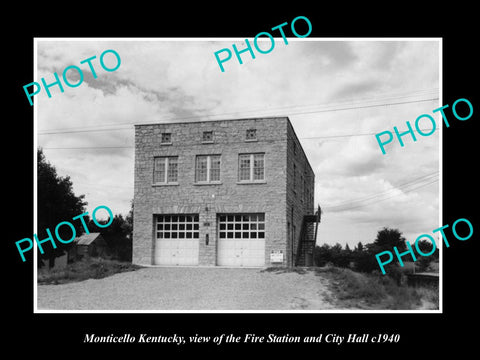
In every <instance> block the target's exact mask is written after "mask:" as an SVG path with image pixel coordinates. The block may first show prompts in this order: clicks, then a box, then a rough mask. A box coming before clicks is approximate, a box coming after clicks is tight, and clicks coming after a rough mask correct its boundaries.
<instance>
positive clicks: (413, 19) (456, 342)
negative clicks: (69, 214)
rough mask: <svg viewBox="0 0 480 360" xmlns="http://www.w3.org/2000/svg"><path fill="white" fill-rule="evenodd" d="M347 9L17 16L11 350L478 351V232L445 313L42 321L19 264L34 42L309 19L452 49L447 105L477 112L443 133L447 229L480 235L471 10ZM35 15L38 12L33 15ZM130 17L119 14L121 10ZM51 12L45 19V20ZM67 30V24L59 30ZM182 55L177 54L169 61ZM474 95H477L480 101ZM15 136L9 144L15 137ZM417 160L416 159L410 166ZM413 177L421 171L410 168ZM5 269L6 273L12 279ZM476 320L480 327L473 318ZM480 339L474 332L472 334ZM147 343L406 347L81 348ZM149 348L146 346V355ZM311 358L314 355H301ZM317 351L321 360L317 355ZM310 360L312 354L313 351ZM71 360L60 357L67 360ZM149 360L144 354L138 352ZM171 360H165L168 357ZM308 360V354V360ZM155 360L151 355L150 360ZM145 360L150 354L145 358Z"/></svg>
mask: <svg viewBox="0 0 480 360" xmlns="http://www.w3.org/2000/svg"><path fill="white" fill-rule="evenodd" d="M339 5H341V6H339V7H338V8H333V7H325V6H324V5H322V4H320V5H318V4H315V5H306V6H304V7H303V8H302V9H298V10H297V9H293V8H291V7H290V6H282V5H280V4H279V3H277V4H276V5H271V6H265V8H266V11H260V9H259V7H258V6H248V5H247V4H245V3H238V4H232V3H228V4H227V3H223V4H221V5H214V4H212V5H208V4H206V3H204V4H201V6H200V8H199V9H193V8H192V7H191V6H190V5H187V4H183V9H181V10H174V9H173V8H172V7H169V5H168V6H167V5H162V4H161V3H158V4H155V7H158V8H157V10H155V11H153V9H152V5H151V4H141V3H138V4H135V5H133V4H128V6H126V5H124V4H121V3H117V4H110V5H109V6H108V7H107V6H106V8H105V9H101V8H98V7H97V5H95V6H93V5H92V4H90V5H88V4H85V6H83V7H82V8H76V9H74V6H72V7H71V8H70V9H69V8H68V7H67V8H65V7H58V8H56V9H54V10H52V7H49V6H45V9H44V10H43V11H41V10H40V9H34V8H32V7H31V6H30V5H29V8H28V9H23V11H20V10H19V11H18V12H17V13H16V15H15V19H14V20H17V21H16V22H15V21H14V22H13V23H15V24H16V25H15V26H13V27H12V28H10V29H4V33H6V34H7V35H8V34H11V35H8V36H11V37H10V38H9V39H8V40H7V47H8V49H9V55H8V56H7V55H4V57H3V61H5V62H6V65H7V66H8V72H7V79H8V80H7V81H8V82H7V84H8V85H7V87H6V90H7V94H4V96H7V99H8V101H7V102H6V108H7V109H8V110H7V113H8V116H7V117H6V118H5V119H4V121H5V124H6V127H7V129H6V131H5V134H9V136H8V137H9V138H10V137H12V138H13V141H7V142H6V144H8V145H7V147H8V149H9V151H5V156H4V159H5V160H6V161H7V164H6V168H5V170H7V169H8V170H9V171H5V172H4V177H5V178H7V185H6V187H5V188H4V190H6V192H7V207H6V214H7V216H6V217H4V219H7V221H6V222H5V223H4V226H5V227H6V228H7V234H6V236H5V239H4V241H3V245H2V246H3V251H4V258H6V259H7V266H8V267H7V268H6V271H5V278H6V280H7V288H6V290H7V291H5V292H4V293H3V294H4V298H6V305H4V306H5V307H4V311H5V312H7V314H9V313H11V315H10V317H9V318H8V319H9V320H8V328H7V329H6V333H7V335H6V338H5V339H4V340H5V344H7V347H8V348H12V350H13V349H16V350H17V351H18V350H19V349H22V348H24V347H22V345H23V344H25V345H27V344H29V345H33V346H31V347H32V349H36V352H37V353H44V354H51V355H52V356H53V357H54V358H55V357H57V356H58V357H60V356H62V357H63V356H65V353H64V351H65V350H62V349H70V350H68V352H71V354H73V353H75V354H76V353H78V354H79V355H80V354H94V353H96V352H97V351H100V350H101V351H102V352H103V351H108V352H110V353H111V354H114V353H115V354H116V353H117V352H119V353H123V352H124V351H126V350H127V349H132V348H134V350H135V351H139V350H140V351H146V352H147V353H145V355H147V354H149V352H150V351H151V350H153V351H159V352H158V354H159V355H158V356H164V355H165V354H164V352H170V351H175V350H176V351H185V350H187V349H191V350H193V351H195V352H197V353H200V352H203V351H204V350H208V351H212V350H215V349H217V350H220V351H225V350H226V349H229V350H233V351H235V352H238V351H239V350H241V349H245V348H246V349H247V351H253V350H255V349H259V348H262V349H264V350H267V351H268V352H267V353H266V354H273V353H274V352H282V351H283V350H284V349H285V348H286V347H289V348H290V347H291V348H293V349H296V351H297V353H296V355H297V356H298V355H300V356H315V357H320V356H324V355H325V354H326V353H327V352H340V353H344V352H345V351H348V352H350V351H351V352H352V353H356V354H360V352H362V353H363V352H365V354H374V353H377V352H378V354H381V356H388V355H392V354H399V355H400V354H405V355H409V356H412V355H419V353H422V352H425V354H434V353H441V351H442V350H443V349H445V350H446V349H450V348H452V349H455V348H456V347H457V346H458V347H461V349H462V350H464V351H467V350H468V349H469V348H473V345H474V344H475V343H474V340H475V337H474V336H475V335H474V330H472V328H471V327H470V324H469V321H468V320H469V319H470V318H471V317H472V314H473V313H474V309H475V307H474V306H475V304H474V301H475V299H476V296H475V295H476V294H475V290H476V289H475V288H476V286H475V285H476V281H475V276H476V273H477V272H476V268H475V264H476V261H475V256H476V255H477V253H478V241H477V240H478V239H477V238H478V231H479V230H476V231H475V232H474V235H473V237H472V238H471V239H470V240H468V241H465V242H460V241H456V240H454V241H452V242H451V247H450V248H448V249H445V251H444V268H443V275H444V284H443V285H444V288H443V290H444V293H443V295H444V298H443V299H444V313H443V314H381V313H377V314H244V313H242V314H33V302H32V299H33V275H32V274H33V259H32V257H30V258H28V257H27V261H26V262H25V263H22V262H21V260H20V259H19V257H18V253H17V250H16V248H15V245H14V241H16V240H18V239H21V238H23V237H27V236H28V235H31V234H32V233H33V170H32V169H33V154H34V149H33V108H32V107H30V106H29V104H28V102H27V101H26V98H25V94H24V92H23V88H22V86H23V85H25V84H27V83H29V82H31V81H32V79H33V38H34V37H234V36H235V37H237V36H238V37H245V38H246V37H253V36H255V35H256V34H257V33H258V32H261V31H266V29H269V28H271V27H273V26H275V25H278V24H281V23H283V22H285V21H288V22H290V21H291V20H292V19H293V18H295V17H296V16H299V15H302V16H306V17H308V18H309V19H310V21H311V23H312V25H313V31H312V34H311V35H310V37H441V38H443V104H450V105H451V104H452V103H453V102H454V101H455V100H457V99H458V98H467V99H469V100H470V101H471V103H472V104H473V107H474V115H473V117H472V118H471V119H470V120H468V121H465V122H460V121H456V120H454V121H452V122H451V127H450V128H448V129H446V128H445V127H444V129H443V130H444V132H443V134H444V135H443V174H444V176H443V187H444V191H443V224H452V223H453V222H454V221H455V220H456V219H458V218H462V217H463V218H467V219H469V220H470V221H471V222H472V223H473V226H474V229H477V228H478V215H476V212H474V211H473V206H471V205H472V203H473V202H474V196H475V195H477V192H476V191H475V190H476V186H475V185H476V184H475V180H476V176H475V165H476V161H475V160H476V156H475V154H476V153H475V145H476V142H475V135H476V132H475V130H476V128H474V127H476V122H477V117H478V114H479V112H480V107H479V101H478V90H477V89H476V86H475V85H476V84H475V81H476V80H478V79H479V78H480V77H479V71H478V65H477V64H478V61H477V56H476V46H475V45H476V42H475V40H476V37H475V36H474V30H475V31H476V30H477V29H475V28H476V24H477V23H478V22H476V21H475V19H474V13H475V9H474V8H473V7H471V8H469V7H468V5H462V4H449V8H448V9H445V7H444V6H443V5H438V7H439V8H438V9H433V8H429V9H425V10H422V9H420V8H418V7H416V6H412V5H410V4H407V3H397V4H388V5H387V4H384V5H382V6H381V7H374V6H371V7H367V6H365V5H364V4H361V5H355V6H352V5H350V4H339ZM34 6H38V7H40V6H39V5H34ZM124 6H126V7H128V8H125V9H121V7H124ZM46 8H48V9H46ZM61 19H64V20H65V22H62V21H60V20H61ZM172 56H174V54H172ZM474 90H476V91H474ZM10 134H11V136H10ZM413 162H414V159H412V163H413ZM412 166H415V165H414V164H412ZM7 269H8V270H7ZM472 320H473V319H472ZM472 325H473V327H474V328H475V326H476V324H472ZM91 332H95V333H98V334H105V335H108V334H110V333H115V334H123V333H131V334H132V335H136V336H138V334H140V333H149V334H151V335H155V334H158V333H161V334H165V335H168V334H173V333H177V334H179V335H184V336H188V335H194V334H196V333H198V334H200V335H203V336H214V335H217V334H219V333H226V334H229V333H232V334H236V335H238V336H240V335H244V334H245V333H247V332H250V333H255V334H258V335H262V334H269V333H275V334H278V335H282V334H290V335H310V336H315V335H317V334H320V333H323V334H327V333H336V334H340V335H345V334H348V333H370V334H372V335H374V334H376V333H390V334H392V333H399V334H400V335H401V341H400V342H399V343H398V344H383V345H382V344H347V345H342V346H336V345H329V344H323V343H322V344H301V345H300V346H299V345H284V344H258V345H251V346H247V345H245V344H238V345H237V344H230V345H228V346H225V345H224V346H216V345H213V344H205V345H196V344H193V345H189V346H188V347H187V346H186V347H176V346H175V345H159V344H151V345H141V344H133V345H129V344H83V336H84V334H85V333H91ZM145 346H146V347H145ZM303 350H305V351H307V352H306V353H303ZM315 350H316V351H315ZM310 351H313V352H310ZM62 353H63V355H62ZM137 354H140V353H137ZM162 354H163V355H162ZM302 354H304V355H302ZM152 355H154V354H152ZM147 356H148V355H147Z"/></svg>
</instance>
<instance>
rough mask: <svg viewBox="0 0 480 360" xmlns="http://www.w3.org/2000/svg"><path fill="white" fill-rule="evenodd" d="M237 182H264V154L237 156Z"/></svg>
mask: <svg viewBox="0 0 480 360" xmlns="http://www.w3.org/2000/svg"><path fill="white" fill-rule="evenodd" d="M238 180H239V181H244V182H250V181H263V180H265V154H263V153H261V154H240V155H238Z"/></svg>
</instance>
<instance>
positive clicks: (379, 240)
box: [373, 227, 407, 252]
mask: <svg viewBox="0 0 480 360" xmlns="http://www.w3.org/2000/svg"><path fill="white" fill-rule="evenodd" d="M373 245H374V246H376V247H377V248H378V249H379V251H386V250H389V251H392V250H393V247H394V246H396V247H397V249H398V251H399V252H403V251H406V250H407V245H406V244H405V238H404V237H403V236H402V233H401V232H400V231H399V230H398V229H390V228H387V227H384V228H383V229H382V230H380V231H379V232H378V233H377V237H376V239H375V241H374V242H373Z"/></svg>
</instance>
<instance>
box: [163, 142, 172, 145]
mask: <svg viewBox="0 0 480 360" xmlns="http://www.w3.org/2000/svg"><path fill="white" fill-rule="evenodd" d="M167 145H172V143H171V142H168V143H167V142H165V143H162V142H161V143H160V146H167Z"/></svg>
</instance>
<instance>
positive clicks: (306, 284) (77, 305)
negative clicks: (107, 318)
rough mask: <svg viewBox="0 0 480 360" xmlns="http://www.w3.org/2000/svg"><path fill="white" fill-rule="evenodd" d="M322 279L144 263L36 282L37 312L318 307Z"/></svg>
mask: <svg viewBox="0 0 480 360" xmlns="http://www.w3.org/2000/svg"><path fill="white" fill-rule="evenodd" d="M327 281H328V280H327V279H324V278H323V277H321V276H318V275H315V274H314V272H313V271H306V272H305V273H304V274H299V273H296V272H288V271H283V270H279V271H262V270H261V269H233V268H200V267H191V268H190V267H177V268H173V267H149V268H142V269H139V270H136V271H131V272H125V273H119V274H115V275H113V276H110V277H107V278H104V279H98V280H93V279H90V280H86V281H81V282H77V283H70V284H63V285H39V286H38V309H39V310H46V309H51V310H323V309H332V308H333V306H332V305H331V304H329V303H328V302H327V301H326V300H325V295H326V294H328V293H329V292H328V290H327V288H326V284H327Z"/></svg>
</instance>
